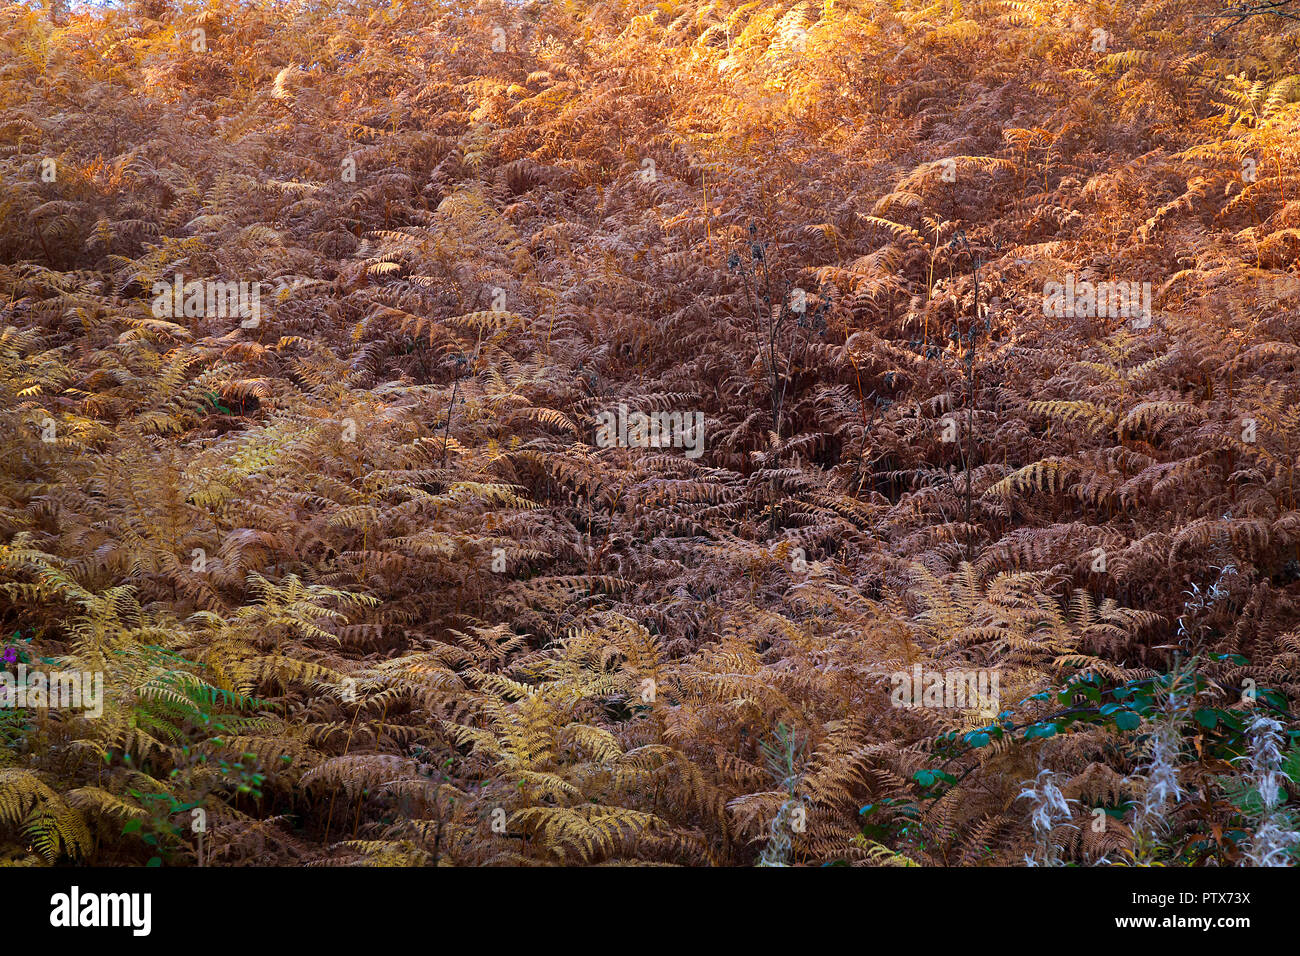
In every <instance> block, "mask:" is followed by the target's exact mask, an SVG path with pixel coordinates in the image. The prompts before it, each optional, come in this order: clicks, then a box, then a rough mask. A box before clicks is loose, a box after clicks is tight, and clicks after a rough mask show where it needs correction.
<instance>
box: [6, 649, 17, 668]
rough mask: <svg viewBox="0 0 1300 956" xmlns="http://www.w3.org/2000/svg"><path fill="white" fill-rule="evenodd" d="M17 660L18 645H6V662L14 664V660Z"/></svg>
mask: <svg viewBox="0 0 1300 956" xmlns="http://www.w3.org/2000/svg"><path fill="white" fill-rule="evenodd" d="M16 660H18V648H16V647H6V648H5V663H6V664H12V663H13V662H14V661H16Z"/></svg>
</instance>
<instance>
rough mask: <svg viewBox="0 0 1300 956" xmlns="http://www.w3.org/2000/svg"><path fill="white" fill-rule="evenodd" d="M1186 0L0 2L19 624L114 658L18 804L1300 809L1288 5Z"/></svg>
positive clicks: (804, 827)
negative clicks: (218, 291) (1248, 7)
mask: <svg viewBox="0 0 1300 956" xmlns="http://www.w3.org/2000/svg"><path fill="white" fill-rule="evenodd" d="M1205 13H1206V5H1205V4H1203V3H1200V2H1193V0H1155V2H1146V0H1133V2H1128V3H1121V4H1115V5H1112V4H1105V3H1085V2H1074V0H1061V2H1054V3H1050V4H1049V3H1038V2H1035V0H1028V2H1010V0H1006V2H1004V0H987V2H971V3H963V2H960V0H940V2H937V3H933V4H931V3H921V2H913V0H825V2H823V3H813V2H789V0H759V2H745V3H742V2H739V0H734V2H733V0H718V2H711V3H704V2H699V3H677V2H673V0H665V2H662V3H650V2H643V0H628V2H617V0H615V2H606V3H585V2H578V0H572V2H565V0H551V2H545V0H533V2H530V3H524V4H512V3H497V2H493V0H487V2H482V3H475V4H472V5H471V4H450V3H440V2H419V3H415V2H400V0H394V2H389V3H387V4H384V3H380V4H369V3H367V4H355V5H354V4H351V3H346V2H344V3H339V4H330V5H327V4H315V3H306V4H304V3H297V2H282V3H268V4H261V3H236V2H226V0H211V2H208V0H203V2H170V0H141V2H132V3H130V4H128V6H127V8H126V9H120V10H117V9H110V10H100V11H96V10H78V9H74V10H73V11H72V12H71V13H67V14H63V15H59V16H56V17H53V18H51V17H50V16H49V15H48V14H47V13H45V12H43V11H41V10H34V9H32V8H31V7H30V6H28V5H19V4H13V3H3V4H0V52H2V56H0V170H2V172H3V175H2V176H0V313H2V314H0V396H2V399H3V400H2V401H0V542H2V543H0V624H3V628H4V630H3V638H4V649H5V656H4V662H3V666H4V667H5V669H6V673H9V674H13V675H17V674H18V672H19V668H20V667H21V668H23V669H24V670H25V671H26V672H27V673H29V674H30V673H31V672H34V671H38V670H41V669H45V670H50V671H75V672H82V671H84V672H88V673H90V672H93V673H97V674H101V675H102V679H103V700H102V713H101V714H98V715H95V714H92V713H91V712H89V711H88V710H86V709H84V708H83V709H82V710H75V709H66V708H64V709H59V708H54V707H41V706H25V707H24V706H9V707H7V708H5V709H3V710H0V734H2V735H3V742H4V747H3V750H2V751H0V847H2V850H0V852H2V853H3V857H4V859H5V860H6V861H7V862H9V863H11V864H17V865H47V864H58V863H69V862H71V863H92V864H99V865H164V866H184V865H204V866H233V865H249V864H267V863H278V864H310V865H336V866H337V865H373V864H408V865H511V864H623V863H648V864H677V865H713V866H737V865H754V864H756V863H757V864H777V865H782V864H785V865H822V864H851V865H922V866H952V865H1024V864H1025V863H1026V862H1027V861H1028V862H1030V863H1036V864H1076V865H1134V864H1139V865H1140V864H1152V863H1157V864H1167V865H1237V864H1240V863H1247V864H1249V863H1282V864H1285V863H1291V862H1294V860H1295V853H1296V848H1295V839H1296V838H1295V832H1294V831H1295V821H1294V820H1293V819H1292V818H1291V816H1290V813H1289V810H1288V806H1289V804H1288V797H1290V798H1291V800H1292V801H1293V800H1294V798H1295V796H1296V793H1297V790H1296V784H1295V783H1293V780H1294V779H1300V776H1297V774H1296V772H1297V770H1298V769H1300V757H1298V756H1297V753H1298V752H1297V750H1296V748H1295V731H1296V729H1297V723H1296V722H1295V720H1294V718H1293V717H1292V712H1293V709H1294V706H1295V703H1296V699H1297V694H1298V693H1300V509H1297V503H1296V482H1295V477H1296V476H1295V471H1296V465H1297V461H1298V456H1300V404H1297V401H1298V399H1300V378H1298V377H1297V364H1298V363H1300V281H1297V280H1294V279H1293V278H1292V274H1293V273H1294V272H1295V271H1296V269H1297V265H1298V263H1300V197H1298V196H1297V193H1298V192H1300V154H1298V152H1297V145H1298V144H1300V126H1298V124H1300V77H1297V76H1296V75H1293V74H1295V73H1297V72H1300V70H1297V68H1296V54H1297V49H1298V48H1300V32H1298V31H1297V30H1296V29H1295V26H1294V25H1293V24H1292V23H1291V22H1290V21H1287V20H1284V19H1280V18H1271V19H1270V18H1262V17H1258V18H1250V19H1248V20H1246V21H1245V22H1243V23H1240V24H1237V25H1236V26H1234V27H1232V28H1231V29H1228V30H1220V28H1221V27H1223V26H1224V22H1223V21H1221V20H1214V19H1210V18H1206V17H1205V16H1203V14H1205ZM1216 31H1220V32H1217V33H1216ZM1067 276H1068V277H1070V279H1069V281H1070V282H1071V283H1082V282H1093V283H1100V282H1109V281H1112V280H1114V281H1130V282H1134V283H1139V284H1142V283H1149V284H1150V286H1149V288H1150V296H1151V308H1150V313H1149V316H1147V320H1146V321H1134V320H1132V319H1130V318H1128V317H1116V316H1114V315H1105V314H1097V315H1082V316H1080V315H1062V314H1045V313H1051V312H1052V311H1053V310H1051V309H1045V308H1044V290H1045V288H1046V287H1047V286H1048V285H1049V284H1050V283H1053V282H1055V283H1063V282H1066V281H1067ZM190 281H201V282H202V281H213V282H215V281H232V282H245V283H261V284H262V285H261V286H259V288H261V289H262V290H263V292H262V300H261V313H260V321H257V322H253V323H249V322H246V321H241V320H240V317H239V316H233V317H232V316H230V315H220V314H216V315H214V314H212V311H213V310H211V309H208V310H206V311H205V310H204V309H201V308H200V309H197V310H185V309H177V310H175V314H169V315H165V316H162V317H160V316H159V314H158V311H157V309H156V308H155V307H154V306H155V303H156V299H157V295H158V292H157V289H158V288H159V287H162V288H167V287H183V284H184V283H186V282H190ZM186 311H191V314H188V315H187V314H185V313H186ZM1058 311H1059V310H1058ZM1096 311H1098V312H1104V310H1096ZM620 405H622V406H625V408H626V409H628V410H632V411H638V412H641V413H652V412H673V411H678V410H690V411H691V412H694V411H698V412H700V413H701V414H702V416H703V419H702V420H703V425H702V435H700V436H699V437H701V438H702V441H701V442H700V449H701V450H700V452H699V453H698V454H686V453H684V450H683V449H682V448H672V447H664V448H655V447H621V446H620V444H619V443H615V444H614V445H613V446H612V447H604V445H608V444H610V443H609V442H601V441H598V437H599V436H598V431H599V428H600V425H599V424H598V423H599V421H600V416H601V415H602V413H605V412H607V411H609V410H611V409H615V410H616V409H618V408H619V406H620ZM922 671H924V672H925V673H933V672H938V673H949V672H952V671H963V672H964V671H980V672H982V673H983V672H992V673H994V674H996V676H997V678H998V680H999V683H998V685H997V686H998V691H999V697H998V702H997V706H996V707H994V708H992V709H989V708H971V707H960V706H958V707H952V706H947V707H945V706H916V707H909V706H903V707H900V706H895V704H896V703H897V701H896V700H895V699H894V697H893V694H894V691H895V689H896V686H897V677H896V675H898V674H900V673H902V674H912V673H920V672H922ZM15 679H16V678H15ZM28 703H29V704H30V700H29V701H28Z"/></svg>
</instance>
